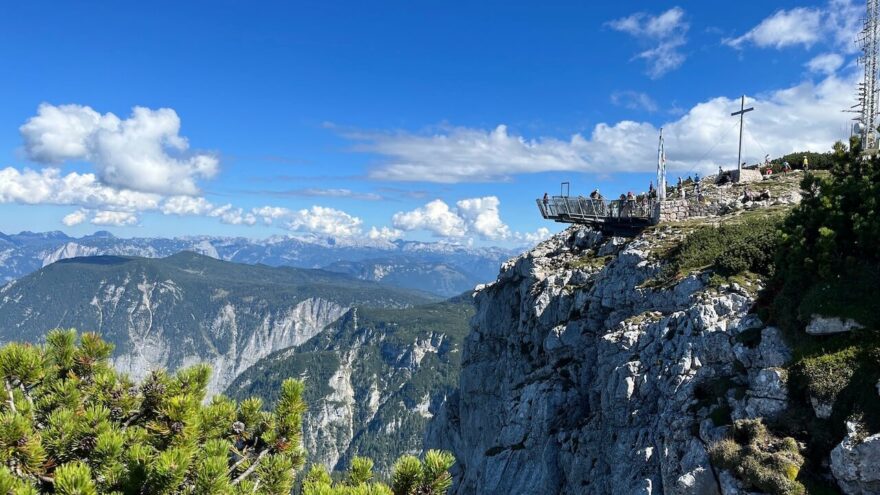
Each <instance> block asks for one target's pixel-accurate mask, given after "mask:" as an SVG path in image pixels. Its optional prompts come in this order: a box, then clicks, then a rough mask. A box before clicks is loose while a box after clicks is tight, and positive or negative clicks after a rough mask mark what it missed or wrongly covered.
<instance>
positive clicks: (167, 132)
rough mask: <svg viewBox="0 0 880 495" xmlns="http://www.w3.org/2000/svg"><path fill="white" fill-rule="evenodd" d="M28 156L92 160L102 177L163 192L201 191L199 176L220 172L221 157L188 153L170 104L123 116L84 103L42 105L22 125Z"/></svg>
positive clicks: (115, 183) (48, 160) (44, 159)
mask: <svg viewBox="0 0 880 495" xmlns="http://www.w3.org/2000/svg"><path fill="white" fill-rule="evenodd" d="M19 131H20V132H21V135H22V138H23V139H24V149H25V152H26V153H27V155H28V157H29V158H30V159H31V160H34V161H36V162H39V163H45V164H54V163H62V162H65V161H70V160H85V161H88V162H91V163H92V164H93V165H94V167H95V170H96V172H97V174H98V177H99V178H100V180H101V181H102V182H104V183H105V184H107V185H110V186H115V187H119V188H124V189H131V190H135V191H142V192H149V193H160V194H187V195H192V194H195V193H196V192H198V186H197V184H196V181H197V180H198V179H203V178H210V177H213V176H214V175H215V174H216V173H217V165H218V160H217V158H216V157H214V156H212V155H209V154H204V153H197V154H186V151H187V149H188V147H189V144H188V143H187V140H186V138H184V137H182V136H180V118H179V117H178V116H177V113H176V112H175V111H174V110H172V109H170V108H160V109H158V110H151V109H149V108H143V107H134V109H133V110H132V113H131V116H130V117H129V118H127V119H124V120H123V119H120V118H119V117H117V116H116V115H114V114H112V113H106V114H103V115H102V114H100V113H98V112H96V111H95V110H93V109H92V108H90V107H87V106H82V105H60V106H55V105H50V104H47V103H44V104H42V105H40V106H39V108H38V110H37V115H36V116H34V117H31V118H30V119H28V121H27V122H25V123H24V124H23V125H22V126H21V127H20V128H19Z"/></svg>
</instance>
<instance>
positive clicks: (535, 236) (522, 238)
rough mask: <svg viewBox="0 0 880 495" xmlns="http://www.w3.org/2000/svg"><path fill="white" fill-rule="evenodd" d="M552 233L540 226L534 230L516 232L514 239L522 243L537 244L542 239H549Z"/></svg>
mask: <svg viewBox="0 0 880 495" xmlns="http://www.w3.org/2000/svg"><path fill="white" fill-rule="evenodd" d="M551 235H552V233H551V232H550V229H548V228H547V227H540V228H538V230H536V231H534V232H526V233H517V234H516V236H515V237H516V240H517V241H519V242H521V243H524V244H532V245H534V244H537V243H539V242H541V241H543V240H546V239H549V238H550V236H551Z"/></svg>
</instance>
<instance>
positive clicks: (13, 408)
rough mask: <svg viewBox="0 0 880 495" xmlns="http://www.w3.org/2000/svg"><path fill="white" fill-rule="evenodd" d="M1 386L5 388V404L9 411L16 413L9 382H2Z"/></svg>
mask: <svg viewBox="0 0 880 495" xmlns="http://www.w3.org/2000/svg"><path fill="white" fill-rule="evenodd" d="M3 384H4V385H5V386H6V395H7V397H8V398H7V399H6V403H7V404H9V409H10V410H11V411H12V412H18V411H17V410H16V409H15V397H14V396H13V395H12V385H10V384H9V380H3Z"/></svg>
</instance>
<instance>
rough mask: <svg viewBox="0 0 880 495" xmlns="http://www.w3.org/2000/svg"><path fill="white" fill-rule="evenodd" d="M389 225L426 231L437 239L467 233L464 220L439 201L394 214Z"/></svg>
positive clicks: (460, 235)
mask: <svg viewBox="0 0 880 495" xmlns="http://www.w3.org/2000/svg"><path fill="white" fill-rule="evenodd" d="M391 223H392V224H394V227H396V228H398V229H402V230H427V231H429V232H433V233H434V235H436V236H439V237H462V236H464V235H465V234H466V233H467V225H466V224H465V221H464V219H462V218H461V217H460V216H458V214H456V213H455V212H453V211H452V210H451V209H449V205H448V204H446V203H445V202H444V201H443V200H440V199H435V200H434V201H431V202H430V203H428V204H426V205H425V206H422V207H420V208H416V209H415V210H412V211H407V212H398V213H395V214H394V216H393V217H391Z"/></svg>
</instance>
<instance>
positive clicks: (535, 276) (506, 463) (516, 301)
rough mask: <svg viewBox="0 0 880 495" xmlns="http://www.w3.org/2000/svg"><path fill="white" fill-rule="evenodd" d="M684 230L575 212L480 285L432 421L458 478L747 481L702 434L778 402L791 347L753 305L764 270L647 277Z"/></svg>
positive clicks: (531, 487)
mask: <svg viewBox="0 0 880 495" xmlns="http://www.w3.org/2000/svg"><path fill="white" fill-rule="evenodd" d="M735 190H736V189H734V191H735ZM789 198H790V199H788V200H786V201H782V202H780V201H778V200H777V201H769V202H765V203H764V204H752V203H750V204H747V205H741V204H738V203H737V201H738V200H737V199H736V198H735V197H733V198H730V197H728V198H726V199H725V201H726V202H727V203H728V204H729V205H730V206H731V207H730V208H727V209H726V210H727V211H729V212H732V213H734V214H735V215H739V213H736V212H742V211H743V210H754V209H760V208H762V207H769V206H773V205H774V203H776V206H779V207H785V204H784V203H788V202H793V201H796V200H797V195H796V193H795V194H791V195H790V196H789ZM780 203H783V204H780ZM743 206H744V207H743ZM747 214H748V213H747ZM735 215H734V218H735ZM718 221H721V220H720V219H718V218H714V219H711V218H710V219H692V220H691V222H697V223H711V222H718ZM685 230H686V229H685ZM682 233H683V230H682V229H681V228H680V226H676V225H672V226H669V225H667V226H662V225H661V226H659V227H657V228H654V229H649V230H648V231H646V232H645V233H644V234H642V235H640V236H638V237H636V238H635V239H632V240H624V239H620V238H609V237H606V236H603V235H602V234H600V233H598V232H595V231H592V230H590V229H588V228H582V227H571V228H569V229H567V230H566V231H564V232H562V233H560V234H558V235H556V236H555V237H553V238H551V239H549V240H548V241H546V242H544V243H542V244H540V245H539V246H537V247H536V248H535V249H533V250H532V251H530V252H528V253H525V254H523V255H522V256H520V257H518V258H515V259H513V260H511V261H509V262H507V263H506V264H504V265H503V267H502V269H501V273H500V275H499V277H498V279H497V281H496V282H494V283H492V284H489V285H487V286H485V287H482V288H480V289H479V290H478V291H477V293H476V295H475V301H476V314H475V316H474V318H473V319H472V324H471V327H472V328H471V333H470V334H469V335H468V336H467V337H466V339H465V342H464V346H463V356H462V370H461V377H460V381H459V389H458V391H457V392H456V393H455V394H454V395H453V396H451V397H450V398H449V400H448V401H447V402H446V404H445V405H444V407H443V408H442V409H441V411H440V413H439V414H438V415H437V416H436V417H435V418H434V420H433V421H432V423H431V425H430V426H429V431H428V433H427V436H426V448H445V449H449V450H451V451H452V452H454V454H455V456H456V459H457V464H456V467H455V468H454V469H455V470H456V471H455V479H456V486H455V489H454V493H458V494H471V493H480V494H507V493H517V494H548V493H561V494H607V493H627V494H657V493H664V494H694V493H699V494H717V493H723V494H725V495H727V494H735V493H747V492H749V491H750V490H749V489H748V487H747V486H745V484H743V483H742V482H741V481H739V480H737V479H735V478H734V477H733V475H731V473H729V472H727V471H724V470H720V469H718V468H717V467H715V466H713V465H712V463H711V461H710V456H709V449H710V448H711V446H712V445H713V444H715V443H716V442H717V441H719V440H721V439H722V438H724V437H726V436H727V435H728V433H729V432H730V426H729V425H730V424H731V422H732V421H734V420H738V419H746V418H765V419H766V418H774V417H777V416H778V415H780V414H781V413H783V412H784V411H785V410H786V408H787V407H788V387H787V384H786V380H787V376H786V372H785V370H784V369H783V366H784V365H785V363H786V362H788V361H789V360H790V359H791V350H790V348H789V347H788V346H787V345H786V343H785V341H784V340H783V338H782V333H781V331H780V330H778V329H777V328H774V327H768V326H765V325H764V324H763V323H762V322H761V321H760V319H759V318H758V317H756V316H755V315H754V314H750V309H751V308H752V307H753V305H754V303H755V298H756V294H757V292H758V290H759V289H760V288H761V286H760V284H761V282H760V280H759V279H752V280H751V281H745V280H744V281H741V282H740V283H729V282H725V283H718V281H717V279H712V278H711V277H710V275H709V274H708V273H700V272H696V273H692V274H690V275H687V276H685V277H683V278H681V279H678V280H677V281H675V282H673V283H669V284H665V285H664V284H657V283H655V282H656V280H658V279H660V278H663V277H662V273H663V266H664V261H663V260H662V253H663V252H665V251H666V250H668V248H669V246H670V245H675V244H676V243H678V242H680V241H681V238H682V235H683V234H682Z"/></svg>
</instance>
